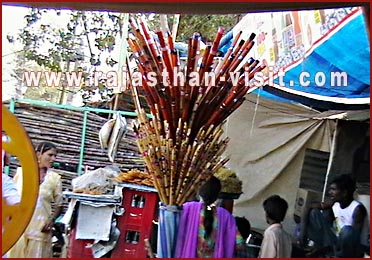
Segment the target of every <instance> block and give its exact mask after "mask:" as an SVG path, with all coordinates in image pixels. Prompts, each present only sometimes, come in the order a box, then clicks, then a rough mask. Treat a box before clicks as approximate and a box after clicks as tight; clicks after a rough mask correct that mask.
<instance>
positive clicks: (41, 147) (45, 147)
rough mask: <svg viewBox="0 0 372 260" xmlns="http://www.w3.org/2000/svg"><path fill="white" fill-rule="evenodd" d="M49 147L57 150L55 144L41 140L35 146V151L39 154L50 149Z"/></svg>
mask: <svg viewBox="0 0 372 260" xmlns="http://www.w3.org/2000/svg"><path fill="white" fill-rule="evenodd" d="M51 149H56V150H57V146H56V145H55V144H53V143H50V142H41V143H39V144H38V146H36V149H35V150H36V152H40V153H41V154H43V153H45V152H47V151H49V150H51Z"/></svg>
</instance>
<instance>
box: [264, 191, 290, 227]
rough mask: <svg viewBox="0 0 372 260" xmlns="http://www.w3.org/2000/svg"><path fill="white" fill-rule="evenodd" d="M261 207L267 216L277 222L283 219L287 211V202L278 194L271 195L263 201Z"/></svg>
mask: <svg viewBox="0 0 372 260" xmlns="http://www.w3.org/2000/svg"><path fill="white" fill-rule="evenodd" d="M262 205H263V208H264V210H265V212H266V214H267V216H268V217H269V218H270V219H272V220H274V221H275V222H277V223H280V222H282V221H283V220H284V217H285V214H286V213H287V209H288V203H287V201H286V200H285V199H283V198H282V197H280V196H279V195H272V196H270V197H268V198H267V199H266V200H265V201H264V202H263V204H262Z"/></svg>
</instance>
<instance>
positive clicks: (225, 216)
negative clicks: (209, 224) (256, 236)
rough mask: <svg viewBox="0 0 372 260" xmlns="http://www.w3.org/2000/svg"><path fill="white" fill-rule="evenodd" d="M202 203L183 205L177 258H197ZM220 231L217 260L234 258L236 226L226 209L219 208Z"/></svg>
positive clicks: (215, 252)
mask: <svg viewBox="0 0 372 260" xmlns="http://www.w3.org/2000/svg"><path fill="white" fill-rule="evenodd" d="M202 208H203V203H201V202H187V203H185V204H184V205H183V210H182V213H181V220H180V224H179V229H178V236H177V245H176V254H175V258H196V248H197V243H198V228H199V218H200V211H201V210H202ZM217 220H218V231H217V241H216V247H215V249H214V257H215V258H232V257H233V255H234V250H235V239H236V232H237V228H236V224H235V219H234V217H233V216H232V215H231V214H230V212H228V211H227V210H226V209H224V208H221V207H217Z"/></svg>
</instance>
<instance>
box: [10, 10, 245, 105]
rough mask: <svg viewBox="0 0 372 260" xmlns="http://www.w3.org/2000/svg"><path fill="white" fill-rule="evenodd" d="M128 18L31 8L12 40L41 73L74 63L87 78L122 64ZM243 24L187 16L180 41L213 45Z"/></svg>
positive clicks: (150, 17)
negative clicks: (198, 37)
mask: <svg viewBox="0 0 372 260" xmlns="http://www.w3.org/2000/svg"><path fill="white" fill-rule="evenodd" d="M142 15H145V16H146V17H147V19H146V20H147V23H148V26H149V29H150V30H152V31H155V29H156V27H157V26H159V25H160V19H159V17H160V15H159V14H131V16H132V17H134V18H135V19H137V18H139V17H140V16H142ZM123 18H124V14H119V13H111V12H93V11H68V10H63V11H62V10H51V9H37V8H30V12H29V14H27V15H26V16H25V17H24V19H25V21H26V26H25V27H24V28H22V29H21V30H20V32H19V33H18V35H16V36H13V35H7V39H8V41H9V42H10V43H15V41H19V42H20V43H21V44H22V46H23V57H22V59H20V60H24V61H33V62H35V63H36V64H37V67H38V68H44V69H45V70H48V71H49V70H50V71H55V72H59V71H66V70H68V69H69V66H68V65H69V64H70V62H74V63H75V66H76V65H77V66H78V67H79V68H80V69H81V70H82V71H83V73H84V74H85V75H86V76H85V78H87V77H88V76H89V75H92V73H93V72H94V71H95V70H96V67H97V66H99V65H101V64H102V63H106V64H107V65H109V66H111V67H113V66H114V65H116V64H117V63H118V61H119V59H120V57H117V56H112V54H111V53H112V52H113V50H114V47H115V44H116V43H118V41H117V39H121V37H122V35H123V30H124V28H123V23H124V20H123ZM167 18H168V24H169V29H170V30H172V25H173V22H174V21H173V20H174V16H173V15H168V16H167ZM238 19H239V15H181V18H180V23H179V27H178V34H177V38H176V41H182V42H185V43H187V41H188V38H189V37H190V36H192V34H193V33H194V32H199V33H201V34H202V37H203V38H202V39H203V40H204V41H205V42H206V43H207V42H211V41H213V39H214V37H215V35H216V32H217V29H218V27H219V26H222V27H224V28H225V29H226V31H228V30H229V29H231V28H232V27H233V26H234V25H235V24H236V22H237V21H238ZM54 20H56V21H57V20H58V23H57V22H56V21H54ZM119 37H120V38H119ZM103 54H105V55H103ZM103 56H105V57H103ZM24 61H23V62H21V63H22V64H21V63H20V62H18V65H17V66H18V69H17V73H18V74H21V70H23V71H25V70H30V69H31V68H26V67H25V65H26V64H29V63H27V62H24ZM66 64H67V68H66ZM18 76H20V75H18ZM62 85H63V84H62ZM61 88H62V90H61V91H62V92H64V91H65V87H64V86H61V87H60V88H58V89H61ZM82 88H83V89H89V88H91V86H85V85H82ZM30 91H31V90H30ZM35 91H36V90H32V91H31V92H32V93H34V92H35ZM40 91H41V92H43V90H39V92H40ZM45 91H46V90H45ZM45 91H44V92H45ZM89 91H90V90H89ZM31 92H29V94H31ZM44 92H43V93H44ZM37 93H38V92H37V91H36V92H35V93H34V94H33V95H37ZM43 93H41V94H43ZM61 100H62V98H61Z"/></svg>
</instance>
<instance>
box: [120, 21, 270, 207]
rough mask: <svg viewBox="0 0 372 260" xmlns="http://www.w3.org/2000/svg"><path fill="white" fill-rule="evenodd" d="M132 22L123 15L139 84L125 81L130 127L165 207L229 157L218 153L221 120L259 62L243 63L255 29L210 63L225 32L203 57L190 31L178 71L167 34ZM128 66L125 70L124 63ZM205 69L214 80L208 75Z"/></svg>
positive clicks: (240, 95) (223, 145) (237, 103)
mask: <svg viewBox="0 0 372 260" xmlns="http://www.w3.org/2000/svg"><path fill="white" fill-rule="evenodd" d="M138 24H139V26H137V25H136V24H135V22H134V19H130V25H131V29H132V31H133V32H132V33H133V34H131V36H130V37H131V38H130V39H128V42H129V47H130V48H131V49H132V50H133V52H134V53H135V54H136V55H135V56H134V57H135V58H136V62H137V66H138V68H139V71H140V72H141V73H142V76H141V77H142V81H143V82H142V83H143V84H142V86H135V85H134V84H129V85H130V87H131V91H132V98H133V100H134V101H135V102H134V103H135V107H136V111H137V112H138V113H137V114H138V117H137V121H138V125H137V126H136V127H135V128H134V129H135V132H136V134H137V146H138V148H139V151H140V153H141V154H142V156H143V158H144V161H145V163H146V167H147V170H148V172H149V173H150V174H151V175H152V177H153V179H154V183H155V187H156V189H157V190H158V193H159V197H160V200H161V201H162V202H163V203H165V204H167V205H181V204H182V203H184V202H185V201H187V200H188V199H189V198H190V196H192V195H193V194H195V193H196V191H197V189H198V188H199V187H200V185H202V184H203V183H204V182H205V181H206V180H208V179H209V178H210V177H211V176H212V175H213V173H215V172H216V171H217V170H218V169H219V168H221V167H222V166H223V165H224V164H225V163H226V162H227V161H228V158H222V156H223V153H224V151H225V150H226V147H227V145H228V142H229V139H228V138H224V139H223V138H222V134H223V130H222V126H223V124H224V122H226V118H227V117H228V116H229V115H230V114H231V113H233V112H234V111H235V110H236V109H237V108H238V107H239V106H240V105H241V104H242V103H243V102H244V100H245V98H244V96H245V95H246V93H247V91H248V90H249V88H250V85H249V84H248V83H251V82H252V80H253V77H254V75H255V73H257V72H259V71H261V70H262V69H263V68H264V67H263V66H262V65H259V62H258V61H257V60H254V59H252V58H250V59H248V61H246V59H247V57H248V54H249V52H250V51H251V50H252V47H253V46H254V41H253V40H254V37H255V34H254V33H252V34H251V35H250V36H249V38H248V39H246V40H245V39H242V38H241V36H242V35H243V34H242V32H239V33H238V34H237V35H236V36H235V37H234V39H233V44H232V46H231V47H230V49H229V50H228V52H227V53H226V55H225V57H224V58H223V59H221V60H220V61H219V63H215V62H214V60H215V57H216V54H217V50H218V46H219V43H220V40H221V38H222V36H223V34H224V28H222V27H220V28H219V29H218V31H217V33H216V37H215V39H214V41H213V43H212V45H208V46H207V47H206V49H205V51H204V54H203V55H201V53H200V35H199V34H198V33H194V34H193V36H192V37H190V38H189V42H188V43H189V45H188V56H187V61H186V66H185V69H184V70H183V71H181V69H180V68H181V67H180V66H179V57H178V55H177V52H176V49H175V47H174V38H173V37H172V35H171V34H170V33H169V32H166V34H164V33H165V29H163V31H162V30H160V29H159V28H156V33H151V31H150V29H149V27H148V25H147V23H146V20H145V19H143V18H141V19H139V21H138ZM153 35H155V36H157V38H158V41H156V39H154V38H153ZM199 64H200V65H199ZM127 66H128V71H131V68H129V62H128V61H127ZM163 72H164V73H166V74H165V75H164V74H162V73H163ZM211 73H214V75H215V78H214V82H213V81H211V80H210V78H209V77H210V75H211ZM196 76H198V78H197V79H196V78H195V77H196ZM153 79H155V80H156V82H155V83H154V82H153ZM129 80H130V81H131V80H132V78H131V75H129ZM195 82H196V84H195ZM181 83H182V84H181ZM139 89H141V90H142V91H143V92H144V93H145V98H146V102H147V103H148V106H149V107H150V111H151V114H152V117H151V118H148V117H147V116H146V114H145V112H144V110H143V108H142V107H141V104H140V102H139V97H138V93H139Z"/></svg>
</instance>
